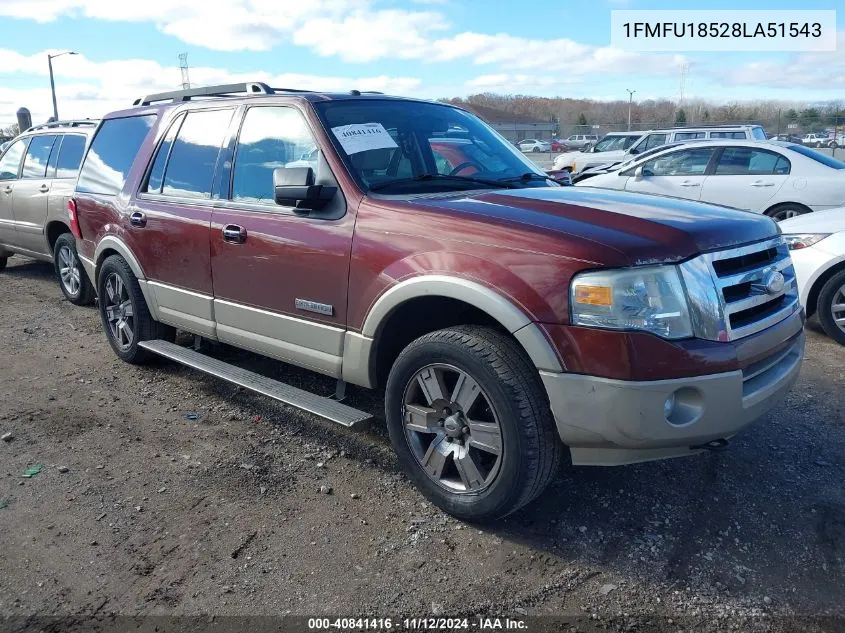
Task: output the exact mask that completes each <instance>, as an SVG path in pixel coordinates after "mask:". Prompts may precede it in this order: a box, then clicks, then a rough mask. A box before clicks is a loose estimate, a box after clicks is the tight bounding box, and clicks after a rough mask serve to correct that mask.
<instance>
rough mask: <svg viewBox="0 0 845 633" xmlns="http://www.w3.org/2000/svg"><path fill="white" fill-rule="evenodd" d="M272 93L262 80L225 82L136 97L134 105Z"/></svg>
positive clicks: (271, 89) (273, 92)
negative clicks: (218, 84) (236, 82)
mask: <svg viewBox="0 0 845 633" xmlns="http://www.w3.org/2000/svg"><path fill="white" fill-rule="evenodd" d="M244 93H246V94H248V95H272V94H275V91H274V90H273V88H271V87H270V86H268V85H267V84H265V83H262V82H260V81H250V82H247V83H242V84H223V85H220V86H204V87H202V88H189V89H187V90H174V91H172V92H159V93H157V94H151V95H147V96H146V97H141V98H139V99H135V101H134V102H133V103H132V105H136V106H147V105H152V104H153V103H160V102H162V101H172V102H173V103H179V102H180V101H190V100H191V99H193V98H194V97H228V96H232V95H241V94H244Z"/></svg>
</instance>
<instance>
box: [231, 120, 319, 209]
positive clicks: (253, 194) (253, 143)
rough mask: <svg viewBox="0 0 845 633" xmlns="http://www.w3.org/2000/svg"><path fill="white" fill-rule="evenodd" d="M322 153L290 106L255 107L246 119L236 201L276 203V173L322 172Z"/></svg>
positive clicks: (234, 190)
mask: <svg viewBox="0 0 845 633" xmlns="http://www.w3.org/2000/svg"><path fill="white" fill-rule="evenodd" d="M319 159H320V152H319V149H318V147H317V143H316V142H315V141H314V137H313V136H312V135H311V131H310V130H309V129H308V126H307V124H306V123H305V120H304V119H303V118H302V115H301V114H300V113H299V112H298V111H297V110H295V109H293V108H287V107H254V108H250V109H249V110H247V113H246V117H244V122H243V126H242V127H241V134H240V137H239V138H238V147H237V150H236V153H235V168H234V173H233V175H232V199H233V200H241V201H245V202H261V203H266V204H275V195H274V189H273V170H275V169H277V168H279V167H283V168H288V167H311V168H312V169H313V170H314V171H315V175H317V174H316V172H317V169H318V164H319Z"/></svg>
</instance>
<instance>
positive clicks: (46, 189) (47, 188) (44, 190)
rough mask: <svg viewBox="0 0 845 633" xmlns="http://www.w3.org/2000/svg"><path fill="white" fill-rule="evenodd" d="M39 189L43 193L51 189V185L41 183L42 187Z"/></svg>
mask: <svg viewBox="0 0 845 633" xmlns="http://www.w3.org/2000/svg"><path fill="white" fill-rule="evenodd" d="M38 191H40V192H41V193H47V192H48V191H50V187H49V186H48V185H41V186H40V187H38Z"/></svg>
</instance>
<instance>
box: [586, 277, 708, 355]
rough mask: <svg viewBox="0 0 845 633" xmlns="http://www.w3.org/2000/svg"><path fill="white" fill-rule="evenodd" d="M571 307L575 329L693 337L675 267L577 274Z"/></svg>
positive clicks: (675, 337)
mask: <svg viewBox="0 0 845 633" xmlns="http://www.w3.org/2000/svg"><path fill="white" fill-rule="evenodd" d="M570 304H571V310H572V323H573V325H586V326H589V327H600V328H608V329H613V330H645V331H646V332H651V333H653V334H657V335H658V336H662V337H663V338H668V339H678V338H688V337H691V336H692V321H691V320H690V314H689V306H688V303H687V297H686V293H685V291H684V287H683V285H682V284H681V279H680V276H679V274H678V269H677V267H676V266H647V267H645V266H644V267H642V268H626V269H619V270H607V271H596V272H587V273H581V274H580V275H576V276H575V277H574V278H573V280H572V286H571V289H570Z"/></svg>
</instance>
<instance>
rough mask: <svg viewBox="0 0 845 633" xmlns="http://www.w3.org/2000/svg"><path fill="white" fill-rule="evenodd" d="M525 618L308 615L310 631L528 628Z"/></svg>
mask: <svg viewBox="0 0 845 633" xmlns="http://www.w3.org/2000/svg"><path fill="white" fill-rule="evenodd" d="M527 628H528V625H527V623H526V622H525V621H524V620H520V619H515V618H509V617H505V618H499V617H478V618H475V619H470V618H444V617H424V618H402V619H398V618H395V619H394V618H309V619H308V630H310V631H320V630H326V631H337V630H340V631H344V630H350V631H351V630H355V631H362V630H383V631H390V630H393V629H395V630H400V631H467V630H474V631H526V630H527Z"/></svg>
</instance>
